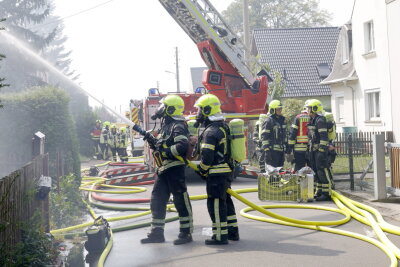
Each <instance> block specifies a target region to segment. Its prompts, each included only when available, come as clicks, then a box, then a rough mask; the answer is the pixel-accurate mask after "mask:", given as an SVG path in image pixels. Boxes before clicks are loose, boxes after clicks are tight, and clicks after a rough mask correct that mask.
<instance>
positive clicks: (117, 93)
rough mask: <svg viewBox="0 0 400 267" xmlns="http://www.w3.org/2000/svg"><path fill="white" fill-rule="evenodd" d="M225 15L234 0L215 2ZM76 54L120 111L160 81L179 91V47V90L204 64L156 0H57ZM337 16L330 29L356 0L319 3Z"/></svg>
mask: <svg viewBox="0 0 400 267" xmlns="http://www.w3.org/2000/svg"><path fill="white" fill-rule="evenodd" d="M211 2H212V3H213V5H214V6H215V7H216V8H217V9H218V10H219V11H220V12H221V11H222V10H224V9H225V8H226V7H227V6H228V5H229V4H230V3H231V2H232V0H211ZM102 3H105V4H104V5H101V6H99V7H97V8H94V9H91V10H90V11H87V12H83V13H81V14H77V15H75V16H71V17H69V18H66V19H65V20H64V25H65V29H64V33H65V34H66V35H67V36H68V41H67V43H66V48H67V49H68V50H72V54H71V58H72V67H73V69H75V70H76V71H77V72H78V73H80V74H81V77H80V79H79V82H80V84H81V86H82V87H83V88H85V89H86V90H88V91H89V92H90V93H92V94H93V95H95V96H96V97H97V98H98V99H101V100H104V102H105V103H106V104H107V105H109V106H110V107H112V108H116V110H117V111H119V110H120V106H122V112H124V111H125V110H126V109H127V108H128V103H129V100H130V99H141V98H143V97H144V96H146V95H147V92H148V89H149V88H152V87H156V86H157V82H158V83H159V86H160V89H161V91H162V92H168V91H175V90H176V79H175V75H174V74H171V73H167V72H165V71H170V72H175V47H178V49H179V66H180V68H179V69H180V78H181V83H180V84H181V91H188V90H189V88H190V87H191V79H190V67H200V66H205V65H204V63H203V61H202V59H201V57H200V54H199V52H198V50H197V47H196V45H195V44H194V43H193V41H192V40H191V39H190V38H189V37H188V36H187V35H186V34H185V33H184V31H183V30H182V29H181V28H180V27H179V26H178V24H177V23H176V22H175V21H174V20H173V19H172V17H170V15H169V14H168V13H167V12H166V10H165V9H164V8H163V7H162V6H161V4H160V3H159V1H157V0H146V1H137V0H135V1H132V0H111V1H110V0H109V1H107V0H85V1H82V0H55V4H56V10H55V13H56V15H58V16H60V17H67V16H70V15H73V14H76V13H79V12H81V11H84V10H86V9H90V8H92V7H95V6H97V5H99V4H102ZM320 7H321V8H325V9H327V10H328V11H329V12H331V13H332V14H333V20H332V21H331V25H332V26H340V25H342V24H344V23H345V22H347V21H348V20H349V19H350V16H351V11H352V7H353V0H335V1H332V0H320Z"/></svg>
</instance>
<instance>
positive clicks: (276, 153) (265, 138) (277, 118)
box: [261, 100, 286, 167]
mask: <svg viewBox="0 0 400 267" xmlns="http://www.w3.org/2000/svg"><path fill="white" fill-rule="evenodd" d="M261 142H262V149H263V150H264V153H265V162H266V164H267V165H271V166H272V167H281V166H283V163H284V161H285V154H284V152H285V148H286V120H285V117H284V116H282V104H281V101H279V100H272V101H271V103H270V104H269V110H268V117H267V118H266V119H265V121H264V123H263V126H262V133H261Z"/></svg>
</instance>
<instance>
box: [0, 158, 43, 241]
mask: <svg viewBox="0 0 400 267" xmlns="http://www.w3.org/2000/svg"><path fill="white" fill-rule="evenodd" d="M48 158H49V157H48V154H46V155H38V156H36V157H35V158H34V159H33V160H32V162H30V163H28V164H27V165H25V166H24V167H22V168H21V169H19V170H17V171H15V172H13V173H11V174H10V175H9V176H6V177H3V178H0V246H1V245H3V246H4V247H7V246H14V245H15V244H16V243H18V242H19V241H20V240H21V234H22V233H21V223H23V222H25V223H27V222H29V219H30V218H32V216H33V215H34V214H35V213H36V212H39V214H40V216H41V219H42V226H43V228H44V230H45V231H46V232H49V199H48V197H46V198H45V199H44V200H39V199H38V198H37V197H36V182H37V179H38V178H39V177H41V175H45V176H48ZM4 247H3V248H4Z"/></svg>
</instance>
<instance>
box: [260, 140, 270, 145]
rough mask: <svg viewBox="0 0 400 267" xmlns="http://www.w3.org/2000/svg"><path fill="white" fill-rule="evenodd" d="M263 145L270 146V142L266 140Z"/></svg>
mask: <svg viewBox="0 0 400 267" xmlns="http://www.w3.org/2000/svg"><path fill="white" fill-rule="evenodd" d="M261 144H263V145H269V140H264V141H262V142H261Z"/></svg>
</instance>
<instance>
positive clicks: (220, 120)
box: [195, 94, 239, 245]
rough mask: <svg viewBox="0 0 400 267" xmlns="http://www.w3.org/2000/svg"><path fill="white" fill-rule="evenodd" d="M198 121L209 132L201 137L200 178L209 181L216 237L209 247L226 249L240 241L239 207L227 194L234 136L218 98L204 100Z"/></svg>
mask: <svg viewBox="0 0 400 267" xmlns="http://www.w3.org/2000/svg"><path fill="white" fill-rule="evenodd" d="M195 106H196V107H197V108H198V113H197V116H196V121H197V123H198V124H203V125H204V127H205V129H204V131H203V132H202V134H201V135H200V137H199V142H198V150H197V151H199V153H200V165H199V175H200V176H201V177H202V178H204V179H206V183H207V185H206V190H207V209H208V213H209V215H210V217H211V220H212V229H213V236H212V238H211V239H207V240H205V244H206V245H225V244H228V240H235V241H237V240H239V229H238V225H237V218H236V212H235V206H234V204H233V201H232V198H231V196H230V195H229V194H228V193H227V192H226V190H227V189H228V188H230V183H231V179H232V169H233V166H232V164H231V157H230V143H229V142H230V139H229V138H230V132H229V127H228V125H227V124H226V123H225V122H224V117H223V116H222V114H221V103H220V101H219V99H218V97H216V96H215V95H212V94H206V95H203V96H201V97H200V98H199V99H198V100H197V102H196V103H195Z"/></svg>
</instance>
